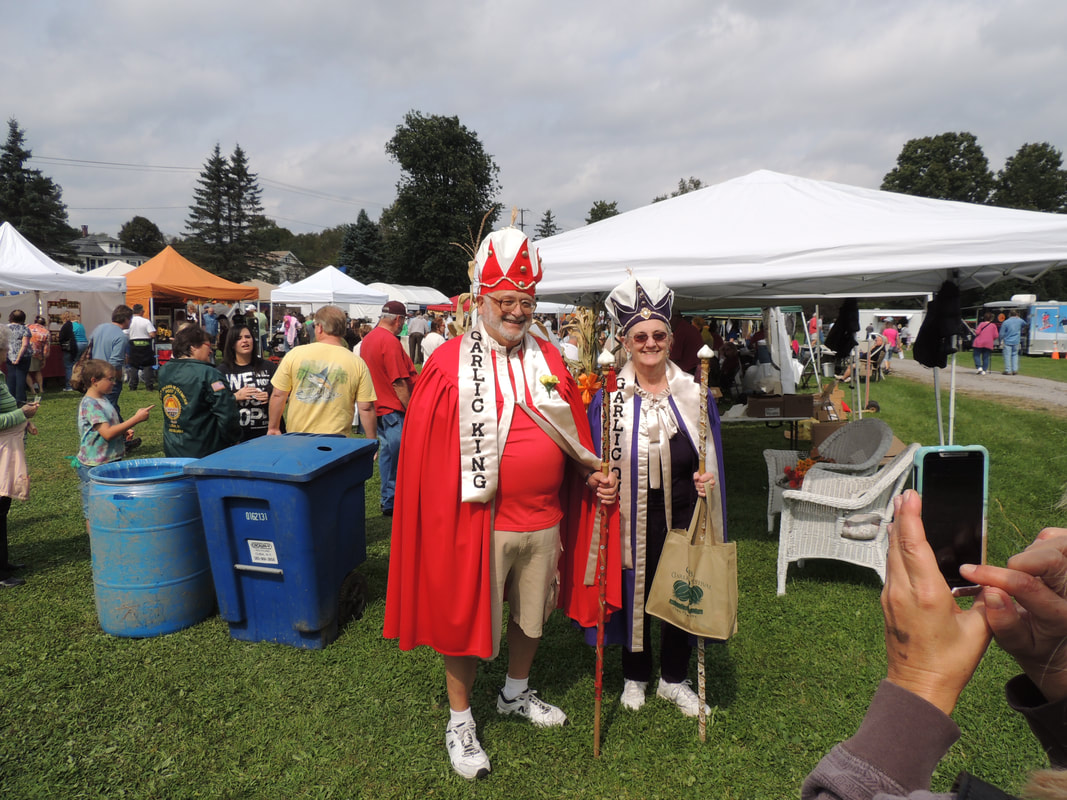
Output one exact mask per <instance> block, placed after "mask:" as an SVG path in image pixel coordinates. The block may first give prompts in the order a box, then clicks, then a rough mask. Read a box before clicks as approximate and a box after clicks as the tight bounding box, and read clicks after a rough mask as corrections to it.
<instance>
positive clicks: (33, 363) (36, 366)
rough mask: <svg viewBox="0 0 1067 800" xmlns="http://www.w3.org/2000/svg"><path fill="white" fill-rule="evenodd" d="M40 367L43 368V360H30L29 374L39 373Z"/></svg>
mask: <svg viewBox="0 0 1067 800" xmlns="http://www.w3.org/2000/svg"><path fill="white" fill-rule="evenodd" d="M42 367H44V359H43V358H32V357H31V358H30V372H40V371H41V368H42Z"/></svg>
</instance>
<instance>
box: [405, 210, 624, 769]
mask: <svg viewBox="0 0 1067 800" xmlns="http://www.w3.org/2000/svg"><path fill="white" fill-rule="evenodd" d="M475 270H476V272H475V281H476V285H477V288H478V291H477V294H478V297H477V303H478V314H479V319H478V323H477V325H476V326H475V327H474V328H473V329H472V330H470V331H468V332H467V333H466V334H464V335H463V336H462V337H457V338H455V339H451V340H449V341H448V342H446V343H445V344H444V345H442V346H441V347H439V348H438V349H437V350H436V351H435V352H434V353H433V355H432V356H431V358H430V359H429V361H427V363H426V366H425V368H424V369H423V372H422V374H421V376H420V377H419V380H418V381H417V382H416V384H415V390H414V392H413V394H412V397H411V403H410V405H409V406H408V413H407V419H406V422H405V425H404V434H403V439H402V443H401V448H400V462H399V467H398V471H397V491H396V504H395V506H394V517H393V539H392V552H391V555H390V560H389V586H388V590H387V596H386V609H385V629H384V634H385V636H386V637H389V638H398V639H399V640H400V647H401V649H404V650H410V649H412V648H414V647H416V646H417V645H428V646H430V647H432V648H434V649H435V650H437V652H439V653H441V655H442V656H444V661H445V682H446V687H447V689H448V699H449V707H450V720H449V724H448V726H447V728H446V731H445V742H446V745H447V747H448V751H449V756H450V758H451V761H452V766H453V769H455V771H456V772H457V773H459V774H460V775H462V776H463V777H465V778H476V777H482V776H484V775H486V774H488V772H489V769H490V766H489V759H488V758H487V757H486V755H485V751H484V750H482V748H481V745H480V744H479V742H478V738H477V735H476V729H475V723H474V718H473V715H472V714H471V709H470V692H471V688H472V687H473V684H474V678H475V674H476V671H477V664H478V659H479V658H481V659H489V658H493V657H495V655H496V653H497V651H498V649H499V640H500V629H501V613H502V601H503V600H504V599H507V600H508V603H509V606H510V612H509V623H508V628H507V640H508V674H507V680H506V682H505V685H504V687H503V688H502V689H501V691H500V694H499V696H498V698H497V711H498V712H499V713H501V714H515V715H518V716H521V717H524V718H526V719H528V720H530V721H531V722H532V723H534V724H535V725H538V726H556V725H562V724H563V723H564V722H565V721H566V714H564V713H563V712H562V711H561V710H560V709H558V708H556V707H555V706H553V705H550V704H549V703H546V702H545V701H543V700H541V699H540V698H539V697H537V695H536V693H535V692H534V691H533V690H532V689H530V688H529V674H530V667H531V665H532V663H533V659H534V656H535V654H536V652H537V646H538V644H539V642H540V637H541V632H542V625H543V623H544V621H545V619H546V618H547V616H548V614H549V613H550V612H551V610H552V608H554V607H555V605H556V594H557V591H558V574H559V573H558V570H559V566H560V565H559V563H558V561H559V555H560V549H561V544H562V546H563V548H564V551H565V552H566V553H567V554H568V555H571V554H570V550H569V547H568V543H571V542H574V541H577V540H578V538H579V531H580V530H581V528H582V526H588V527H591V526H592V524H593V521H594V517H595V516H596V511H597V508H598V506H597V500H598V498H599V499H600V500H602V501H604V502H605V503H614V501H615V497H616V494H617V488H616V487H617V481H616V479H615V477H614V476H606V475H603V474H602V473H601V472H600V470H599V467H600V458H599V457H598V456H596V455H595V453H594V452H593V450H594V448H593V443H592V439H591V436H590V433H589V425H588V421H587V419H586V416H585V409H584V407H583V405H582V402H581V397H580V392H579V390H578V387H577V385H576V384H575V382H574V380H573V378H571V376H570V374H569V373H568V372H567V369H566V367H565V366H564V364H563V360H562V358H561V357H560V355H559V353H558V352H557V351H556V350H555V348H554V347H552V346H551V345H550V344H548V343H547V342H544V341H542V340H539V339H536V338H534V337H533V336H531V335H530V334H529V333H528V331H529V327H530V323H531V322H532V320H533V311H534V308H535V302H534V292H535V288H536V284H537V282H538V281H539V280H540V278H541V264H540V258H539V257H538V255H537V252H536V250H534V249H533V248H532V247H531V246H530V244H529V242H528V241H527V239H526V237H525V235H523V234H522V233H521V231H518V230H517V229H515V228H505V229H503V230H500V231H494V232H493V233H492V234H490V235H489V236H488V237H487V238H486V239H485V240H484V241H483V242H482V245H481V247H480V248H479V250H478V253H477V254H476V256H475ZM574 558H577V559H580V560H581V562H582V568H583V569H582V574H584V564H585V554H574ZM564 571H565V578H564V580H567V578H566V576H567V575H574V574H576V573H577V569H576V568H572V567H569V566H567V565H566V564H565V565H564ZM579 595H580V598H579V601H578V602H575V603H574V608H573V609H572V612H573V613H574V614H576V615H577V616H580V617H582V618H583V620H584V621H585V623H586V624H589V620H590V619H591V620H592V624H595V622H596V606H595V604H593V605H592V608H589V605H590V603H589V600H588V598H589V593H588V592H580V593H579ZM568 596H570V594H569V595H568ZM583 620H580V621H583Z"/></svg>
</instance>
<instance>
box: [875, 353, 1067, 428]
mask: <svg viewBox="0 0 1067 800" xmlns="http://www.w3.org/2000/svg"><path fill="white" fill-rule="evenodd" d="M1026 361H1027V359H1023V360H1022V362H1021V363H1020V365H1019V366H1020V368H1021V369H1022V370H1023V371H1025V370H1026ZM951 366H952V362H951V361H950V362H949V366H948V367H946V368H945V369H943V370H941V391H942V394H943V396H946V397H947V395H948V391H949V384H950V381H951V379H952V378H951V375H952V370H951ZM890 369H891V370H892V374H890V376H889V380H892V379H893V377H894V376H897V375H899V376H901V377H904V378H908V379H910V380H916V381H921V382H922V383H927V384H930V385H931V386H932V385H933V383H934V371H933V370H932V369H929V368H927V367H924V366H922V364H919V363H917V362H915V361H912V360H911V359H903V360H901V359H899V358H894V359H893V361H892V365H891V367H890ZM1063 369H1064V372H1065V373H1067V363H1065V364H1064V365H1063ZM877 385H878V384H874V386H872V391H873V389H874V387H875V386H877ZM956 392H957V393H959V394H966V395H978V396H985V397H987V398H989V399H991V400H996V401H998V402H1001V403H1005V402H1007V403H1011V404H1012V405H1015V406H1021V407H1024V408H1033V409H1037V410H1039V411H1050V412H1052V413H1054V414H1056V415H1057V416H1067V383H1061V382H1060V381H1050V380H1046V379H1045V378H1030V377H1027V376H1026V375H1001V374H1000V373H999V372H995V373H990V374H988V375H978V374H977V373H976V372H975V371H974V360H973V358H972V356H971V354H970V353H969V352H965V353H960V354H959V355H958V356H957V357H956Z"/></svg>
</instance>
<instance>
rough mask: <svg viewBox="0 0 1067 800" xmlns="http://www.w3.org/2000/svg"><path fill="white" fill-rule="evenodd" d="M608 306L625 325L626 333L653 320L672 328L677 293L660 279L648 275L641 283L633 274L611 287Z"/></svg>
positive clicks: (618, 321) (609, 310) (620, 325)
mask: <svg viewBox="0 0 1067 800" xmlns="http://www.w3.org/2000/svg"><path fill="white" fill-rule="evenodd" d="M606 305H607V307H608V313H609V314H611V316H612V317H614V319H615V321H616V322H617V323H619V327H620V328H622V331H621V332H622V333H626V332H627V331H628V330H630V328H632V327H633V326H634V325H636V324H637V323H639V322H644V321H646V320H650V319H658V320H661V321H663V322H664V323H666V324H667V326H668V327H669V326H670V324H671V307H672V306H673V305H674V292H673V291H671V290H670V289H668V288H667V285H666V284H665V283H664V282H663V281H661V280H660V279H659V278H647V279H645V282H644V284H641V283H638V282H637V278H635V277H634V276H632V275H631V276H630V277H629V278H627V279H626V280H625V281H623V282H622V283H620V284H619V285H618V286H616V287H615V288H614V289H612V290H611V294H609V295H608V299H607V302H606Z"/></svg>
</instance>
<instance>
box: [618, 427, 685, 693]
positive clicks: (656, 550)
mask: <svg viewBox="0 0 1067 800" xmlns="http://www.w3.org/2000/svg"><path fill="white" fill-rule="evenodd" d="M672 449H673V442H672ZM683 474H684V475H685V480H686V481H687V482H688V485H689V488H690V489H692V486H693V483H692V479H691V478H690V477H689V476H690V475H692V474H693V472H692V470H689V471H688V472H684V473H683ZM677 484H678V482H677V481H676V487H675V488H674V489H673V491H674V494H675V496H676V497H678V496H680V495H681V492H680V491H679V490H681V489H682V487H683V486H684V484H682V485H681V486H679V485H677ZM679 512H682V513H685V512H684V511H682V509H681V508H678V507H677V506H676V507H675V510H674V513H675V515H676V519H675V523H676V524H677V523H679V522H681V521H682V520H679V519H677V515H678V514H679ZM689 513H690V514H691V513H692V512H691V511H690V512H689ZM646 514H647V520H648V525H647V527H646V534H645V563H646V564H647V565H648V566H647V568H646V570H645V603H646V605H647V603H648V593H649V591H650V590H651V589H652V577H653V576H654V575H655V574H656V567H657V565H658V564H659V559H660V556H662V555H663V545H664V543H665V542H666V541H667V514H666V512H665V511H664V508H663V491H662V490H659V491H653V490H649V493H648V505H647V506H646ZM684 521H685V522H686V523H688V521H689V517H688V516H686V517H685V518H684ZM651 628H652V615H650V614H648V613H647V612H646V613H645V625H644V633H643V636H642V640H641V641H642V642H644V649H643V650H641V652H639V653H634V652H632V651H630V650H629V649H628V648H627V647H625V646H624V647H623V648H622V674H623V677H624V678H626V679H627V680H631V681H643V682H645V683H648V681H649V680H650V679H651V678H652V636H651ZM659 628H660V642H659V674H660V677H661V678H662V679H663V680H665V681H667V682H668V683H681V682H682V681H684V680H685V679H686V678H687V677H688V676H689V659H690V657H691V656H692V654H693V648H692V646H691V645H690V644H689V634H688V633H686V632H685V631H683V630H682V629H681V628H676V627H675V626H674V625H671V624H670V623H669V622H663V621H662V620H661V621H660V625H659Z"/></svg>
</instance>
